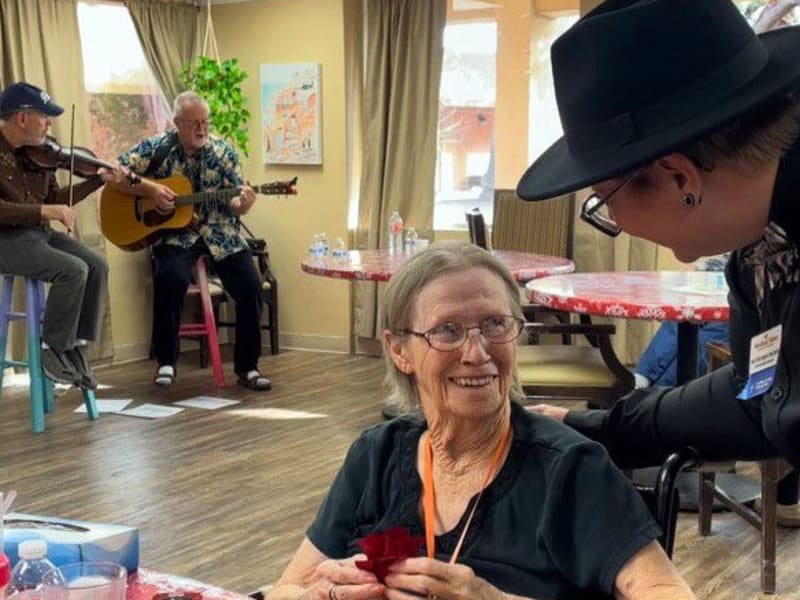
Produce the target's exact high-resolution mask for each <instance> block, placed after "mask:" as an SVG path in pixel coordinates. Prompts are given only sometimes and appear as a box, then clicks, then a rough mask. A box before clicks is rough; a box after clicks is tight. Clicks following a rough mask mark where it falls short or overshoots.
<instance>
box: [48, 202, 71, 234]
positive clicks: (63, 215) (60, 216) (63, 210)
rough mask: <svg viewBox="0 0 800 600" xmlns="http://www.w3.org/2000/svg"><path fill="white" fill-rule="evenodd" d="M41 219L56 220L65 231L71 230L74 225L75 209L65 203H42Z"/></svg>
mask: <svg viewBox="0 0 800 600" xmlns="http://www.w3.org/2000/svg"><path fill="white" fill-rule="evenodd" d="M42 219H43V220H46V221H58V222H59V223H61V224H62V225H63V226H64V227H66V229H67V231H72V229H73V227H75V211H73V210H72V209H71V208H70V207H69V206H67V205H66V204H43V205H42Z"/></svg>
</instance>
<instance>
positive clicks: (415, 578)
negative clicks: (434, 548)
mask: <svg viewBox="0 0 800 600" xmlns="http://www.w3.org/2000/svg"><path fill="white" fill-rule="evenodd" d="M420 597H421V598H431V599H436V600H502V599H505V598H507V596H506V595H505V594H504V593H503V592H501V591H500V590H498V589H497V588H496V587H494V586H492V585H490V584H489V583H488V582H487V581H486V580H485V579H481V578H480V577H478V576H477V575H475V572H474V571H473V570H472V569H471V568H470V567H467V566H466V565H458V564H456V565H451V564H449V563H446V562H442V561H440V560H436V559H433V558H409V559H406V560H403V561H399V562H396V563H394V564H392V565H391V566H390V567H389V575H387V577H386V598H387V599H388V600H409V599H411V598H420ZM340 600H341V597H340Z"/></svg>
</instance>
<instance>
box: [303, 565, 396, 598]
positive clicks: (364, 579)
mask: <svg viewBox="0 0 800 600" xmlns="http://www.w3.org/2000/svg"><path fill="white" fill-rule="evenodd" d="M366 558H367V557H366V556H365V555H364V554H359V555H356V556H354V557H351V558H348V559H347V560H332V559H328V560H324V561H322V562H321V563H319V564H318V565H317V566H316V568H315V569H314V571H313V572H312V573H311V575H310V576H309V577H308V580H307V582H306V585H305V588H306V590H307V591H308V594H307V595H306V596H304V598H306V597H307V598H309V599H313V600H382V599H383V598H384V595H383V593H384V586H383V585H382V584H380V583H378V580H377V578H376V577H375V575H373V574H372V573H370V572H369V571H363V570H361V569H359V568H358V567H356V565H355V561H356V560H365V559H366Z"/></svg>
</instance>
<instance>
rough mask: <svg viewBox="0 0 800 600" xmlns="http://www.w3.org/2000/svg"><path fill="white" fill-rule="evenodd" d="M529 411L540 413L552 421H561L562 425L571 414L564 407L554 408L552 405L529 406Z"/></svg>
mask: <svg viewBox="0 0 800 600" xmlns="http://www.w3.org/2000/svg"><path fill="white" fill-rule="evenodd" d="M528 410H529V411H531V412H535V413H539V414H540V415H544V416H545V417H550V418H551V419H555V420H556V421H560V422H562V423H563V422H564V418H565V417H566V416H567V413H568V412H569V409H567V408H564V407H562V406H553V405H552V404H534V405H533V406H529V407H528Z"/></svg>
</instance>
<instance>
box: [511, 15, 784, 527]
mask: <svg viewBox="0 0 800 600" xmlns="http://www.w3.org/2000/svg"><path fill="white" fill-rule="evenodd" d="M798 56H800V28H798V27H785V28H782V29H777V30H774V31H769V32H766V33H763V34H761V35H757V34H756V33H755V32H754V31H753V30H752V29H751V27H750V26H749V25H748V23H747V21H746V20H745V19H744V17H742V16H741V14H740V13H739V12H738V10H737V9H736V7H735V6H734V5H733V3H732V2H730V0H703V1H702V2H698V1H697V0H607V1H606V2H604V3H603V4H601V5H600V6H599V7H597V8H596V9H595V10H593V11H591V12H590V13H588V14H586V15H585V16H584V17H583V18H581V19H580V20H579V21H578V22H577V23H576V24H575V25H574V26H573V27H572V28H571V29H570V30H568V31H567V32H566V33H564V34H563V35H562V36H561V37H560V38H559V39H558V40H557V41H556V42H555V44H554V45H553V48H552V62H553V73H554V81H555V91H556V98H557V102H558V107H559V112H560V116H561V121H562V124H563V128H564V136H563V137H562V138H561V139H560V140H558V141H557V142H556V143H555V144H553V145H552V146H551V147H550V148H549V149H548V150H546V151H545V152H544V153H543V154H542V156H541V157H539V158H538V159H537V160H536V161H535V162H534V163H533V164H532V165H531V166H530V167H529V168H528V170H527V171H526V172H525V174H524V175H523V176H522V179H521V180H520V182H519V184H518V187H517V193H518V195H519V196H520V197H521V198H523V199H526V200H544V199H547V198H550V197H554V196H557V195H559V194H563V193H566V192H571V191H575V190H578V189H580V188H584V187H587V186H591V187H592V188H593V189H594V193H593V194H591V195H590V196H589V197H588V198H587V199H586V201H585V202H584V204H583V207H582V212H581V217H582V218H583V220H585V221H586V222H588V223H589V224H591V225H593V226H594V227H596V228H597V229H599V230H600V231H602V232H604V233H606V234H608V235H611V236H615V235H617V234H618V233H619V232H620V231H625V232H627V233H630V234H632V235H635V236H639V237H642V238H645V239H648V240H651V241H653V242H657V243H659V244H661V245H663V246H666V247H668V248H670V249H672V251H673V252H674V254H675V256H676V257H677V258H678V259H680V260H681V261H684V262H690V261H693V260H695V259H696V258H698V257H700V256H709V255H713V254H718V253H721V252H726V251H733V254H732V256H731V259H730V261H729V263H728V266H727V269H726V277H727V280H728V285H729V287H730V295H729V303H730V342H731V351H732V355H733V363H734V364H733V365H731V366H729V367H728V368H725V369H721V370H718V371H716V372H714V373H711V374H709V375H707V376H705V377H703V378H701V379H698V380H695V381H692V382H690V383H688V384H687V385H685V386H682V387H679V388H660V387H656V388H647V389H641V390H635V391H634V392H632V393H631V394H629V395H627V396H626V397H624V398H622V399H621V400H619V401H618V402H617V403H616V404H615V406H614V407H613V408H611V409H610V410H608V411H566V410H564V409H561V408H557V407H550V406H546V405H542V406H539V407H536V408H535V410H538V411H539V412H541V413H544V414H548V415H550V416H552V417H554V418H557V419H561V420H564V421H565V422H566V423H568V424H570V425H571V426H573V427H574V428H576V429H578V430H579V431H581V432H582V433H584V434H586V435H588V436H589V437H592V438H594V439H597V440H599V441H601V442H602V443H603V444H604V445H605V446H606V447H607V448H608V450H609V452H610V453H611V455H612V457H613V458H614V459H615V460H616V461H617V462H618V464H620V465H621V466H623V467H627V468H634V467H639V466H645V465H655V464H659V463H660V462H661V461H662V460H663V459H664V457H665V456H667V455H668V454H669V453H670V452H672V451H673V450H676V449H678V448H681V447H685V446H693V447H695V448H696V449H697V450H698V451H699V453H700V455H701V456H702V457H704V458H706V459H709V460H725V459H728V460H730V459H742V460H748V459H750V460H757V459H763V458H767V457H773V456H783V457H785V458H787V459H788V460H789V461H790V462H791V463H792V464H793V465H794V467H795V468H797V467H800V320H798V317H797V315H798V314H800V313H798V308H797V307H798V303H800V285H798V282H799V281H800V204H798V202H797V200H798V198H799V197H800V138H799V137H798V129H800V100H798V97H799V95H798V90H800V61H799V60H798ZM779 501H780V502H781V503H782V505H783V506H781V507H779V515H781V516H779V519H780V522H782V523H784V524H792V523H798V522H800V520H799V519H797V518H794V517H800V511H799V510H798V508H797V479H796V477H791V478H789V479H786V480H784V481H783V482H782V485H781V486H780V489H779Z"/></svg>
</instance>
